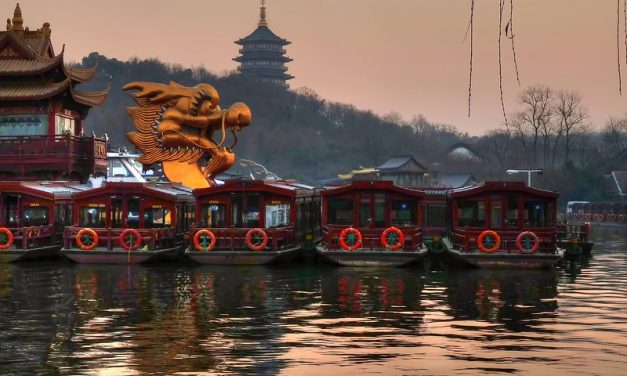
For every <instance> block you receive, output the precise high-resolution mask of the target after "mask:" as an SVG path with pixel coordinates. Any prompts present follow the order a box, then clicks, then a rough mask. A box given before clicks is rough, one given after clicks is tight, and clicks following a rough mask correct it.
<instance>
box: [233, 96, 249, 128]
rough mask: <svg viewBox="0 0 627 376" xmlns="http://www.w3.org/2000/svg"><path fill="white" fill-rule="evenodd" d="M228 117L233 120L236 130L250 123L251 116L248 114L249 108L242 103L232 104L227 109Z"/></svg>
mask: <svg viewBox="0 0 627 376" xmlns="http://www.w3.org/2000/svg"><path fill="white" fill-rule="evenodd" d="M228 112H229V113H230V114H229V117H230V118H231V116H232V119H233V120H234V123H236V125H237V127H238V128H241V127H245V126H247V125H249V124H250V122H251V121H252V118H253V115H252V113H251V112H250V108H248V106H247V105H246V104H244V103H242V102H237V103H234V104H233V105H232V106H231V107H229V109H228Z"/></svg>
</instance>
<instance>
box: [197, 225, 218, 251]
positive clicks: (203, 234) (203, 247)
mask: <svg viewBox="0 0 627 376" xmlns="http://www.w3.org/2000/svg"><path fill="white" fill-rule="evenodd" d="M201 238H202V240H203V242H202V243H201ZM207 238H209V244H208V245H207V244H206V239H207ZM193 240H194V248H196V249H197V250H199V251H200V252H203V251H207V252H209V251H211V250H212V249H213V247H215V245H216V236H215V235H214V234H213V232H211V230H208V229H201V230H198V231H197V232H196V234H194V239H193Z"/></svg>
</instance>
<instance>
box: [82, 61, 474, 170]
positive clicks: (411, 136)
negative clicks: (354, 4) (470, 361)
mask: <svg viewBox="0 0 627 376" xmlns="http://www.w3.org/2000/svg"><path fill="white" fill-rule="evenodd" d="M96 63H97V64H98V73H97V75H96V78H95V79H94V80H92V81H90V82H89V83H88V84H86V85H88V86H87V87H88V88H89V89H102V88H103V87H106V85H107V84H108V83H109V82H110V83H111V92H110V94H109V97H108V99H107V102H106V104H105V105H104V106H103V107H100V108H94V109H92V110H91V111H90V114H89V116H88V117H87V121H86V124H85V128H86V132H91V131H92V130H93V131H95V132H96V134H98V135H100V134H102V133H105V132H106V133H107V134H108V136H109V138H110V144H111V145H120V146H121V145H129V142H128V140H127V139H126V133H127V132H128V131H131V130H133V129H134V125H133V123H132V122H131V120H130V118H129V116H128V114H127V112H126V107H127V106H129V105H132V104H133V102H132V100H131V97H130V95H129V93H128V92H125V91H123V90H122V87H123V86H124V85H125V84H126V83H128V82H131V81H148V82H161V83H168V82H169V81H175V82H178V83H180V84H182V85H187V86H194V85H196V84H198V83H200V82H204V83H209V84H211V85H213V86H214V87H215V88H216V89H217V90H218V92H219V93H220V95H221V105H222V107H223V108H226V107H228V106H229V105H231V104H233V103H234V102H238V101H241V102H244V103H246V104H247V105H248V106H249V107H250V108H251V110H252V113H253V123H252V124H251V125H250V126H249V127H246V128H244V129H243V130H242V132H241V133H240V137H239V142H238V144H237V146H236V147H235V153H236V155H237V156H238V157H240V158H247V159H252V160H255V161H257V162H259V163H261V164H263V165H265V166H266V167H267V168H268V169H270V170H272V171H273V172H275V173H277V174H278V175H280V176H282V177H290V178H296V179H299V180H302V181H307V182H315V181H317V180H319V179H325V178H332V177H335V176H336V175H337V173H341V172H347V171H350V170H351V169H355V168H358V167H359V166H366V167H376V166H378V165H380V164H381V163H382V162H384V161H385V160H387V159H388V158H390V157H392V156H394V155H400V154H412V155H414V156H416V157H418V158H419V159H420V160H422V161H423V162H427V163H429V162H432V161H434V160H437V158H439V157H440V155H441V153H442V152H443V151H444V150H445V149H446V148H447V147H449V146H450V145H453V144H454V143H456V142H458V141H460V140H461V139H462V138H464V137H462V135H461V134H460V133H458V132H456V131H455V130H454V128H452V127H443V126H435V125H431V124H429V123H427V122H426V121H425V120H424V119H422V118H418V119H415V120H414V121H413V123H412V124H409V123H404V124H402V125H399V124H400V123H403V122H402V119H398V118H395V117H394V116H388V117H386V119H383V118H382V117H380V116H377V115H375V114H374V113H372V112H369V111H361V110H358V109H356V108H355V107H353V106H351V105H346V104H340V103H333V102H329V101H326V100H324V99H322V98H320V97H319V96H318V95H316V94H315V93H314V92H313V91H311V90H307V89H301V90H296V91H294V90H285V89H282V88H280V87H278V86H276V85H272V84H263V83H258V82H254V81H251V80H249V79H246V78H244V77H242V76H241V75H239V74H231V75H226V76H217V75H215V74H213V73H211V72H208V71H207V70H205V69H203V68H195V69H190V68H185V67H181V66H176V65H175V66H172V65H168V64H165V63H163V62H160V61H158V60H155V59H149V60H139V59H132V60H130V61H119V60H116V59H109V58H107V57H105V56H102V55H99V54H98V53H95V52H94V53H91V54H90V55H89V56H87V57H85V58H84V59H83V61H82V65H83V66H93V65H94V64H96ZM427 134H428V135H429V136H428V137H425V135H427Z"/></svg>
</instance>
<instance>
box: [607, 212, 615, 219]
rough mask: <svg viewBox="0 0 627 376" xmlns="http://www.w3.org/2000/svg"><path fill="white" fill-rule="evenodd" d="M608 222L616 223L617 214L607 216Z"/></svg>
mask: <svg viewBox="0 0 627 376" xmlns="http://www.w3.org/2000/svg"><path fill="white" fill-rule="evenodd" d="M607 220H608V221H615V220H616V214H608V215H607Z"/></svg>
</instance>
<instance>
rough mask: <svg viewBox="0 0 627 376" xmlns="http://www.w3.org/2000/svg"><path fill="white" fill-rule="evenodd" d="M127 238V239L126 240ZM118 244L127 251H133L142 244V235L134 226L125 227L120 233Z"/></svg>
mask: <svg viewBox="0 0 627 376" xmlns="http://www.w3.org/2000/svg"><path fill="white" fill-rule="evenodd" d="M127 239H129V240H128V241H127ZM118 240H119V241H120V245H121V246H122V248H124V249H125V250H127V251H134V250H136V249H137V248H139V247H141V245H142V236H141V235H140V234H139V231H137V230H135V229H134V228H127V229H126V230H124V231H122V232H121V233H120V237H119V238H118Z"/></svg>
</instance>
